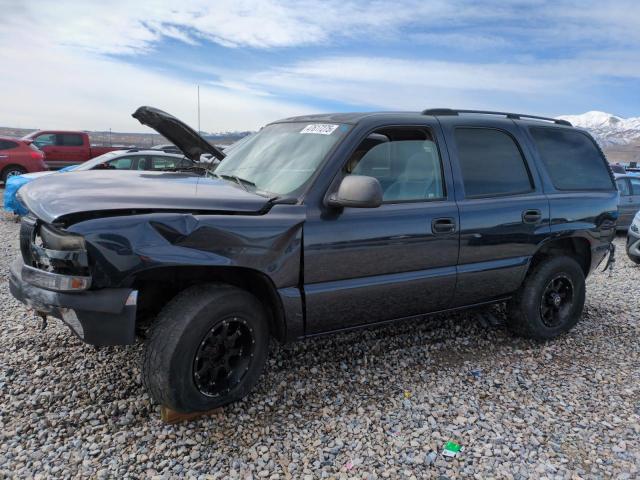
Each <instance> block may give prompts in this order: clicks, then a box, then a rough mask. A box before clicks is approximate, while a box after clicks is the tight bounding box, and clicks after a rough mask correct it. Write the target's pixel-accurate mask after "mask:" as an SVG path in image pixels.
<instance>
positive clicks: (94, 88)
mask: <svg viewBox="0 0 640 480" xmlns="http://www.w3.org/2000/svg"><path fill="white" fill-rule="evenodd" d="M636 10H637V4H636V2H635V1H630V0H621V1H618V2H605V3H602V2H598V1H596V0H593V1H577V0H569V1H551V0H537V1H533V2H530V1H520V0H514V1H506V0H488V1H485V2H482V3H480V2H476V1H473V0H432V1H429V2H425V1H423V0H402V1H396V2H388V1H383V0H372V1H364V0H324V1H322V2H320V1H317V0H301V1H285V0H280V1H278V0H253V1H251V0H217V1H215V2H212V1H211V0H182V1H181V2H180V3H179V4H171V3H170V2H167V1H163V0H145V1H141V2H131V1H130V0H111V1H103V2H100V3H97V2H87V1H86V0H65V1H58V2H51V1H48V0H23V1H21V2H17V1H16V0H0V11H1V12H2V20H1V21H0V58H2V59H3V61H5V63H6V64H8V65H11V68H9V69H3V72H2V74H1V75H0V91H2V92H3V106H2V109H1V110H0V124H4V125H16V124H17V123H19V124H20V125H21V126H25V127H27V126H34V127H57V128H67V127H68V128H87V129H106V128H109V127H114V128H118V129H121V130H123V129H126V130H141V129H143V127H141V126H139V125H138V124H137V122H135V121H134V120H133V119H131V118H130V117H129V114H130V113H131V112H132V111H133V110H134V109H135V108H136V107H137V106H138V105H140V104H143V103H144V104H152V105H155V106H158V107H160V108H164V109H166V110H168V111H170V112H171V113H174V114H176V115H177V116H179V117H181V118H184V119H185V120H187V121H190V122H191V123H192V124H193V123H195V116H196V115H195V111H196V108H195V85H194V84H193V83H194V82H195V81H194V82H190V81H186V80H182V79H180V78H179V77H178V75H177V72H188V73H189V74H191V75H193V76H194V78H196V77H197V78H201V79H202V80H201V85H202V88H201V100H202V127H203V129H205V130H216V129H224V130H226V129H233V128H238V129H246V128H255V127H258V126H259V125H261V124H263V123H265V122H267V121H269V120H273V119H275V118H280V117H283V116H289V115H294V114H297V113H308V112H310V111H312V110H313V109H312V108H310V107H309V106H308V105H305V104H303V103H299V102H291V101H288V100H287V98H291V97H292V95H295V96H296V98H305V97H306V98H308V99H309V103H314V104H315V103H316V102H317V101H322V100H334V101H338V102H342V103H347V104H352V105H354V107H355V108H362V107H363V106H365V107H371V108H386V109H387V108H388V109H418V108H421V107H422V106H427V105H429V106H433V105H436V106H466V107H481V108H518V109H520V108H522V109H524V108H526V109H531V108H534V109H535V110H536V111H537V112H538V113H550V112H549V111H541V109H543V108H549V107H548V106H549V105H551V106H553V105H554V102H556V101H562V102H563V103H564V104H565V105H566V104H571V102H574V103H575V102H578V101H582V100H584V101H585V102H587V101H594V102H596V101H597V99H590V98H589V96H588V87H590V86H592V85H594V84H598V83H600V82H605V81H607V79H609V78H611V77H616V78H623V79H627V80H628V79H632V80H638V79H639V78H640V73H639V72H640V53H639V52H640V50H639V49H638V45H640V15H636V14H635V11H636ZM166 38H170V39H173V40H177V41H179V42H183V43H186V44H188V45H192V46H193V47H194V48H199V47H201V46H205V45H206V44H208V43H210V42H214V43H217V44H219V45H223V46H225V47H229V48H234V49H240V48H249V49H254V50H255V49H261V50H269V49H270V50H276V51H278V52H284V54H283V55H280V56H278V57H277V58H279V60H278V64H273V65H271V66H270V67H268V68H259V69H258V68H256V67H252V66H251V65H246V66H244V67H242V68H237V69H235V70H234V69H231V68H228V67H225V66H224V65H222V64H216V62H215V60H211V59H206V61H203V62H202V63H197V62H195V63H194V62H188V61H186V60H184V59H166V60H167V64H171V63H172V64H173V65H175V66H176V68H174V69H173V71H169V70H167V71H165V72H160V71H158V70H151V69H148V68H144V67H142V66H134V65H133V63H134V62H135V60H136V59H138V58H139V56H144V55H147V54H159V56H161V55H162V52H154V50H155V49H157V48H159V45H161V41H162V40H163V39H166ZM354 44H355V45H356V46H357V50H350V49H349V47H350V46H352V45H354ZM308 46H314V47H315V48H314V49H313V55H314V56H313V57H309V59H307V60H304V61H301V60H288V57H287V56H286V52H288V50H287V49H290V48H292V47H308ZM323 46H327V47H328V48H327V51H328V52H329V51H330V52H331V53H327V54H326V55H322V54H321V53H319V52H321V51H322V48H318V47H323ZM354 51H357V53H354ZM455 51H458V52H460V51H462V52H464V54H463V55H462V56H459V57H455V58H454V57H452V56H451V52H455ZM295 52H296V55H297V58H300V55H301V53H300V50H296V51H295ZM379 52H380V53H379ZM489 54H490V55H491V58H492V60H491V61H489V60H487V58H488V56H487V55H489ZM123 55H124V56H127V60H129V63H124V62H123V61H122V60H118V56H120V58H122V56H123ZM270 58H276V57H275V56H273V57H270ZM185 76H186V75H185ZM203 77H204V78H203ZM596 106H597V105H593V107H594V108H595V107H596ZM589 107H591V106H589ZM598 108H604V107H602V106H601V105H600V106H598ZM557 113H563V112H557Z"/></svg>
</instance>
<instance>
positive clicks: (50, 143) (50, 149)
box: [22, 130, 122, 169]
mask: <svg viewBox="0 0 640 480" xmlns="http://www.w3.org/2000/svg"><path fill="white" fill-rule="evenodd" d="M22 139H23V140H26V141H31V142H33V145H35V146H36V147H38V148H39V149H40V150H42V151H43V152H44V153H45V162H46V163H47V165H48V166H49V168H51V169H58V168H63V167H68V166H70V165H78V164H79V163H82V162H86V161H87V160H90V159H92V158H94V157H97V156H100V155H102V154H103V153H107V152H110V151H113V150H121V149H122V147H96V146H92V145H91V143H90V142H89V135H87V133H86V132H73V131H63V130H38V131H36V132H32V133H30V134H29V135H26V136H24V137H22Z"/></svg>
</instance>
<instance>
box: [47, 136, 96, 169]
mask: <svg viewBox="0 0 640 480" xmlns="http://www.w3.org/2000/svg"><path fill="white" fill-rule="evenodd" d="M88 151H89V145H85V143H84V137H83V136H82V135H80V134H79V133H58V134H56V145H55V155H56V160H57V163H58V165H59V166H61V167H67V166H69V165H75V164H76V163H81V162H84V161H86V160H88V159H89V158H88Z"/></svg>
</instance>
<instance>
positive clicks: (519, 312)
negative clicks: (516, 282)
mask: <svg viewBox="0 0 640 480" xmlns="http://www.w3.org/2000/svg"><path fill="white" fill-rule="evenodd" d="M584 299H585V277H584V272H583V271H582V268H581V267H580V265H579V264H578V262H576V261H575V260H574V259H573V258H571V257H568V256H558V257H549V258H545V259H543V260H541V261H540V262H539V263H538V264H537V265H535V266H534V267H533V269H532V270H531V271H530V272H529V273H528V275H527V277H526V279H525V281H524V283H523V284H522V286H521V287H520V290H519V291H518V293H517V294H516V295H515V296H514V297H513V298H512V299H511V300H510V301H509V304H508V306H507V327H508V328H509V329H510V330H511V331H513V332H514V333H516V334H518V335H522V336H524V337H529V338H534V339H537V340H550V339H552V338H555V337H557V336H559V335H561V334H563V333H565V332H567V331H569V330H570V329H571V328H572V327H573V326H574V325H575V324H576V323H578V320H579V319H580V316H581V315H582V309H583V308H584Z"/></svg>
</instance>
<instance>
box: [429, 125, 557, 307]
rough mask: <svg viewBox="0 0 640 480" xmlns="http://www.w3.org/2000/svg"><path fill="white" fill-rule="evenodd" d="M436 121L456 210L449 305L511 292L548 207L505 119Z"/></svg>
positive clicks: (541, 233)
mask: <svg viewBox="0 0 640 480" xmlns="http://www.w3.org/2000/svg"><path fill="white" fill-rule="evenodd" d="M440 121H441V124H442V125H443V128H444V130H445V135H446V139H447V145H448V147H449V151H450V153H451V157H452V158H451V160H452V167H453V170H454V177H455V179H456V199H457V202H458V208H459V211H460V256H459V260H458V279H457V284H456V293H455V298H454V306H464V305H471V304H474V303H478V302H482V301H486V300H491V299H494V298H500V297H502V296H505V295H508V294H510V293H512V292H513V291H514V290H515V289H517V288H518V286H519V285H520V283H521V280H522V278H523V276H524V274H525V272H526V269H527V265H528V262H529V259H530V257H531V256H532V255H533V254H534V253H535V251H536V249H537V246H538V245H539V244H540V243H541V242H542V241H543V240H544V238H545V237H547V236H548V235H549V202H548V200H547V198H546V196H545V195H544V193H543V191H542V187H541V183H540V181H539V179H538V175H537V172H536V170H535V168H534V165H533V164H532V162H531V160H530V158H529V154H528V152H527V151H526V145H522V144H521V143H520V142H519V141H518V133H519V132H518V129H517V126H516V125H515V124H514V123H513V122H512V121H510V120H494V121H492V123H491V124H490V125H491V126H487V122H486V121H479V120H477V119H473V118H469V119H465V121H464V123H461V121H460V119H459V118H456V117H452V118H448V117H441V118H440Z"/></svg>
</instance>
